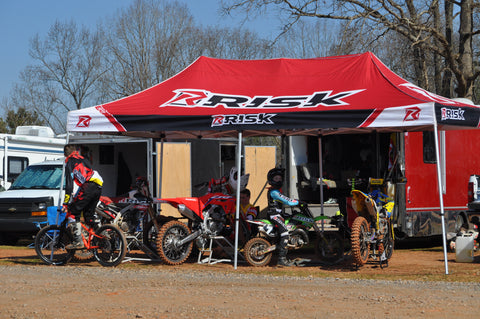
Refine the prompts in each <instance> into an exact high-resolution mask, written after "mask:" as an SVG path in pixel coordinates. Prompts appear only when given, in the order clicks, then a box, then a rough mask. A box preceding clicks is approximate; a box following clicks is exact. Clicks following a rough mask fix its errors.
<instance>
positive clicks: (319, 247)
mask: <svg viewBox="0 0 480 319" xmlns="http://www.w3.org/2000/svg"><path fill="white" fill-rule="evenodd" d="M343 253H344V242H343V238H342V237H341V236H340V234H339V233H338V232H336V231H325V232H323V234H321V233H320V234H318V236H317V239H316V241H315V254H316V255H317V257H318V258H319V259H320V262H321V263H322V264H325V265H334V264H337V263H339V262H340V261H342V259H343Z"/></svg>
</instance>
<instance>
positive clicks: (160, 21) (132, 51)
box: [103, 0, 197, 99]
mask: <svg viewBox="0 0 480 319" xmlns="http://www.w3.org/2000/svg"><path fill="white" fill-rule="evenodd" d="M108 29H109V30H110V33H109V36H108V51H109V54H108V58H109V66H110V67H109V73H108V75H107V76H105V77H104V79H103V80H104V89H106V90H107V91H105V98H107V99H108V98H110V99H111V98H117V97H120V96H127V95H130V94H133V93H136V92H139V91H141V90H144V89H146V88H149V87H151V86H152V85H154V84H157V83H158V82H161V81H163V80H165V79H167V78H169V77H171V76H172V75H174V74H175V73H176V72H178V71H179V70H181V69H182V68H183V67H185V66H186V65H187V63H190V62H191V60H190V57H188V58H187V60H185V59H184V56H183V55H182V54H181V52H182V51H184V50H185V47H186V46H187V45H189V44H190V43H191V42H190V41H189V40H190V39H191V34H195V33H197V30H196V29H195V26H194V24H193V18H192V16H191V15H190V13H189V12H188V9H187V7H186V6H185V5H181V4H179V3H178V2H170V1H163V0H160V1H154V0H136V1H135V2H134V3H133V4H132V5H131V6H129V7H128V8H126V9H124V10H122V11H120V12H119V15H118V16H117V17H115V18H114V19H113V20H112V21H110V23H109V27H108Z"/></svg>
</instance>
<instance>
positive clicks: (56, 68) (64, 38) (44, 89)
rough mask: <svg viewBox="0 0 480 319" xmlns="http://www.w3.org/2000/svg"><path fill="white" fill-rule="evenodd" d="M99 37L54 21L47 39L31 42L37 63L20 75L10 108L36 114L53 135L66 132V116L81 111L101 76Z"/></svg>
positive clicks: (74, 26)
mask: <svg viewBox="0 0 480 319" xmlns="http://www.w3.org/2000/svg"><path fill="white" fill-rule="evenodd" d="M102 50H103V41H102V39H101V34H100V33H98V32H91V31H90V30H88V29H87V28H82V29H80V30H79V29H78V28H77V25H76V24H75V23H74V22H73V21H72V22H59V21H57V22H55V23H54V24H53V25H52V27H51V28H50V30H49V32H48V34H47V36H46V37H45V38H44V39H42V38H40V36H39V35H38V34H37V35H35V36H34V37H33V38H32V40H31V42H30V51H29V53H30V56H31V57H32V58H33V59H34V61H35V62H36V63H35V64H34V65H29V66H27V67H26V68H25V69H24V71H22V73H21V74H20V80H21V82H20V83H19V84H17V85H15V86H14V89H13V91H12V107H14V108H17V109H20V108H26V109H27V110H32V111H35V112H36V114H38V115H39V116H40V117H41V119H42V120H44V121H45V123H46V124H48V125H50V126H51V127H52V129H54V130H55V131H56V132H60V131H64V130H65V115H66V113H67V112H68V111H70V110H73V109H80V108H81V107H82V106H83V105H84V104H85V103H86V102H87V99H88V98H89V96H90V95H92V93H93V92H94V88H95V87H94V85H95V83H96V81H98V79H99V78H100V77H101V76H102V74H103V72H104V70H103V68H102V56H103V51H102Z"/></svg>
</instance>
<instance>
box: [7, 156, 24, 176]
mask: <svg viewBox="0 0 480 319" xmlns="http://www.w3.org/2000/svg"><path fill="white" fill-rule="evenodd" d="M27 166H28V158H27V157H19V156H8V181H9V182H13V181H14V180H15V179H16V178H17V177H18V175H20V173H21V172H23V170H24V169H25V168H27Z"/></svg>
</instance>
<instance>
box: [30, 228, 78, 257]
mask: <svg viewBox="0 0 480 319" xmlns="http://www.w3.org/2000/svg"><path fill="white" fill-rule="evenodd" d="M71 242H72V235H71V234H70V232H68V231H66V230H65V229H63V230H60V227H59V226H57V225H50V226H46V227H43V228H42V229H40V230H39V231H38V233H37V235H36V236H35V252H36V253H37V255H38V257H40V259H41V260H42V261H44V262H45V263H47V264H49V265H55V266H60V265H65V264H66V263H67V262H68V261H69V260H70V259H72V257H73V254H74V253H75V251H74V250H66V249H65V246H67V245H68V244H70V243H71Z"/></svg>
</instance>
